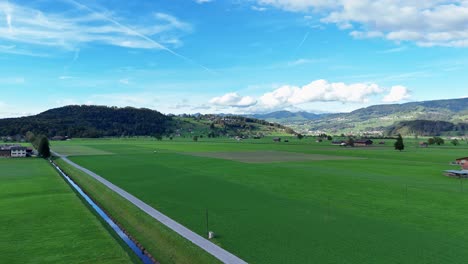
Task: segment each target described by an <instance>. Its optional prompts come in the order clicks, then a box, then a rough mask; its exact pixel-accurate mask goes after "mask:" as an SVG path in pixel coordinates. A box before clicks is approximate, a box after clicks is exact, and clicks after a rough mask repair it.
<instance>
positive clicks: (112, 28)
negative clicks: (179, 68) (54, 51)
mask: <svg viewBox="0 0 468 264" xmlns="http://www.w3.org/2000/svg"><path fill="white" fill-rule="evenodd" d="M66 2H67V3H70V4H73V5H74V6H75V7H78V9H75V10H73V11H68V12H66V13H58V12H55V13H54V12H51V11H48V12H44V11H42V10H40V9H36V8H32V7H28V6H25V5H17V4H14V3H9V2H1V3H0V10H2V11H3V12H1V13H0V20H1V16H2V14H3V16H4V19H5V20H4V21H7V27H2V28H0V40H3V41H5V42H6V43H14V44H17V43H23V44H28V45H37V46H42V47H59V48H62V49H68V50H76V48H77V46H78V45H80V44H85V43H93V42H95V43H103V44H107V45H113V46H120V47H126V48H135V49H164V50H170V49H169V48H168V47H166V46H165V44H167V45H171V44H170V43H164V42H163V36H164V35H165V34H166V33H171V36H172V37H173V38H175V36H177V35H180V34H181V33H184V32H185V33H186V32H189V31H190V29H191V26H190V25H189V24H188V23H185V22H182V21H180V20H179V19H178V18H176V17H174V16H171V15H169V14H164V13H156V14H154V15H153V17H152V21H151V23H148V24H138V25H136V26H135V29H131V28H130V27H127V26H124V25H123V24H121V23H119V22H117V20H115V19H113V18H111V17H110V15H109V14H108V13H109V12H96V11H94V10H92V9H89V8H88V7H86V6H84V5H82V4H80V3H78V2H76V1H74V0H67V1H66ZM83 11H88V12H83ZM149 36H151V37H155V38H161V39H162V40H161V42H162V43H159V42H157V41H155V40H153V39H151V38H150V37H149Z"/></svg>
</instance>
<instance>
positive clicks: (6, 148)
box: [0, 144, 33, 158]
mask: <svg viewBox="0 0 468 264" xmlns="http://www.w3.org/2000/svg"><path fill="white" fill-rule="evenodd" d="M32 154H33V150H32V148H27V147H23V146H21V145H17V144H7V145H0V158H25V157H30V156H31V155H32Z"/></svg>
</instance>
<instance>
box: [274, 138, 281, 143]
mask: <svg viewBox="0 0 468 264" xmlns="http://www.w3.org/2000/svg"><path fill="white" fill-rule="evenodd" d="M273 141H274V142H281V138H279V137H275V138H273Z"/></svg>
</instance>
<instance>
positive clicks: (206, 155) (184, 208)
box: [53, 138, 468, 263]
mask: <svg viewBox="0 0 468 264" xmlns="http://www.w3.org/2000/svg"><path fill="white" fill-rule="evenodd" d="M405 142H406V149H405V151H403V152H398V151H395V150H393V148H392V143H393V140H390V141H388V142H387V144H386V145H376V146H374V147H368V148H358V147H356V148H342V147H337V146H331V145H330V144H329V143H328V142H322V143H315V142H314V139H312V138H308V139H304V140H302V141H299V140H297V139H291V140H290V142H289V143H273V142H272V141H271V138H270V139H268V138H266V139H262V140H245V141H243V142H236V141H234V140H229V139H215V140H208V139H202V140H201V141H200V142H191V141H188V140H187V141H184V140H173V141H169V140H163V141H154V140H150V139H144V138H142V139H101V140H72V141H69V142H57V143H54V144H55V146H57V147H61V146H67V147H68V148H69V149H72V148H73V146H77V147H79V148H82V147H83V146H84V147H86V148H90V149H95V150H96V151H102V152H108V153H113V155H92V154H93V152H92V151H91V152H90V153H89V154H90V155H84V154H86V153H80V156H72V157H71V159H72V160H73V161H75V162H77V163H78V164H80V165H83V166H85V167H86V168H88V169H91V170H93V171H95V172H96V173H98V174H100V175H101V176H103V177H105V178H107V179H108V180H110V181H112V182H113V183H115V184H116V185H118V186H120V187H122V188H124V189H125V190H127V191H129V192H130V193H132V194H134V195H135V196H137V197H138V198H140V199H142V200H143V201H145V202H147V203H148V204H150V205H152V206H153V207H155V208H157V209H159V210H161V211H162V212H163V213H165V214H167V215H168V216H170V217H172V218H173V219H175V220H177V221H179V222H180V223H182V224H184V225H185V226H187V227H189V228H191V229H192V230H194V231H195V232H197V233H199V234H205V232H206V222H205V212H206V210H208V212H209V229H210V230H212V231H214V232H215V233H216V234H217V235H218V236H217V238H216V239H215V242H216V243H217V244H219V245H221V246H222V247H224V248H225V249H227V250H229V251H231V252H233V253H234V254H236V255H238V256H240V257H241V258H243V259H245V260H246V261H248V262H250V263H466V259H468V236H467V234H468V226H466V225H465V223H467V222H468V209H467V208H468V190H466V189H468V183H467V184H466V185H467V186H466V187H464V186H463V184H464V183H463V182H461V181H459V180H457V179H453V178H448V177H444V176H443V175H442V171H443V170H446V169H456V168H454V167H451V166H449V165H448V163H449V162H450V161H453V160H454V159H455V158H458V157H462V156H468V145H467V144H466V143H465V142H463V144H462V145H460V146H457V147H453V146H448V145H447V146H441V147H430V148H427V149H424V148H417V147H416V145H417V142H414V141H411V140H408V139H407V140H406V141H405ZM53 147H54V146H53ZM229 152H235V153H233V154H229ZM291 152H292V153H293V154H290V153H291ZM271 153H274V155H272V156H271V157H269V156H268V155H270V154H271ZM259 156H261V157H262V158H261V159H260V160H261V162H249V160H248V158H249V157H251V158H252V159H258V157H259ZM281 156H283V157H284V160H283V161H281V160H278V159H279V158H278V157H281ZM269 158H271V160H270V161H271V162H268V159H269ZM246 159H247V160H246Z"/></svg>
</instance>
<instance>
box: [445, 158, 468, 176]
mask: <svg viewBox="0 0 468 264" xmlns="http://www.w3.org/2000/svg"><path fill="white" fill-rule="evenodd" d="M454 164H458V165H460V166H461V170H446V171H445V176H449V177H457V178H468V157H463V158H458V159H456V160H455V163H454Z"/></svg>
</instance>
